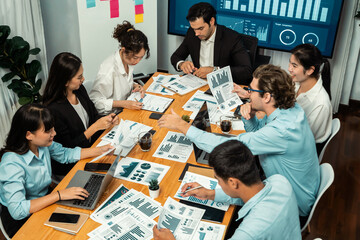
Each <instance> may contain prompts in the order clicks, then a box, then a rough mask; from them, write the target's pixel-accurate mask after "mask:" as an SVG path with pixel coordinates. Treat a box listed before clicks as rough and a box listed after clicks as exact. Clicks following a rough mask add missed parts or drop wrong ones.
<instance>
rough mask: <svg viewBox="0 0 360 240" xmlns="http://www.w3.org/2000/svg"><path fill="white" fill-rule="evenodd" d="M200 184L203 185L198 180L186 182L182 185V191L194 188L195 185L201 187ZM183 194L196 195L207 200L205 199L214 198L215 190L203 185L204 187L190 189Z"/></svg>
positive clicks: (183, 195)
mask: <svg viewBox="0 0 360 240" xmlns="http://www.w3.org/2000/svg"><path fill="white" fill-rule="evenodd" d="M199 186H201V185H200V184H199V183H197V182H191V183H186V184H184V186H182V188H181V192H185V191H186V190H189V189H192V188H195V187H199ZM181 196H182V197H190V196H194V197H196V198H199V199H202V200H205V199H210V200H214V198H215V190H211V189H207V188H204V187H202V188H198V189H194V190H191V191H188V192H187V193H184V194H181Z"/></svg>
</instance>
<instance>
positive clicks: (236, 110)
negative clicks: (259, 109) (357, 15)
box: [234, 105, 241, 118]
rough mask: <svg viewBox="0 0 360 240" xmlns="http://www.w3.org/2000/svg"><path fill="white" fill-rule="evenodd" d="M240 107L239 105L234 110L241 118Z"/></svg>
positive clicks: (235, 114) (236, 115)
mask: <svg viewBox="0 0 360 240" xmlns="http://www.w3.org/2000/svg"><path fill="white" fill-rule="evenodd" d="M240 108H241V106H240V105H239V106H237V107H236V109H235V112H234V116H235V117H237V118H241V113H240Z"/></svg>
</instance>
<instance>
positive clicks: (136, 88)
mask: <svg viewBox="0 0 360 240" xmlns="http://www.w3.org/2000/svg"><path fill="white" fill-rule="evenodd" d="M132 92H140V94H141V98H143V97H145V90H144V88H143V87H142V86H141V85H140V84H137V83H134V86H133V90H132Z"/></svg>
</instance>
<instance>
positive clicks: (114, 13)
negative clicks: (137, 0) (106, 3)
mask: <svg viewBox="0 0 360 240" xmlns="http://www.w3.org/2000/svg"><path fill="white" fill-rule="evenodd" d="M117 17H119V0H110V18H117Z"/></svg>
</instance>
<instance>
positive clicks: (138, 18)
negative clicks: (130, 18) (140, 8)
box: [135, 14, 144, 23]
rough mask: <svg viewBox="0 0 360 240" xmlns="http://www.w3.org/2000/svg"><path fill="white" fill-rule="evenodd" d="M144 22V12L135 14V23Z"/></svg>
mask: <svg viewBox="0 0 360 240" xmlns="http://www.w3.org/2000/svg"><path fill="white" fill-rule="evenodd" d="M142 22H144V14H135V23H142Z"/></svg>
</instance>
